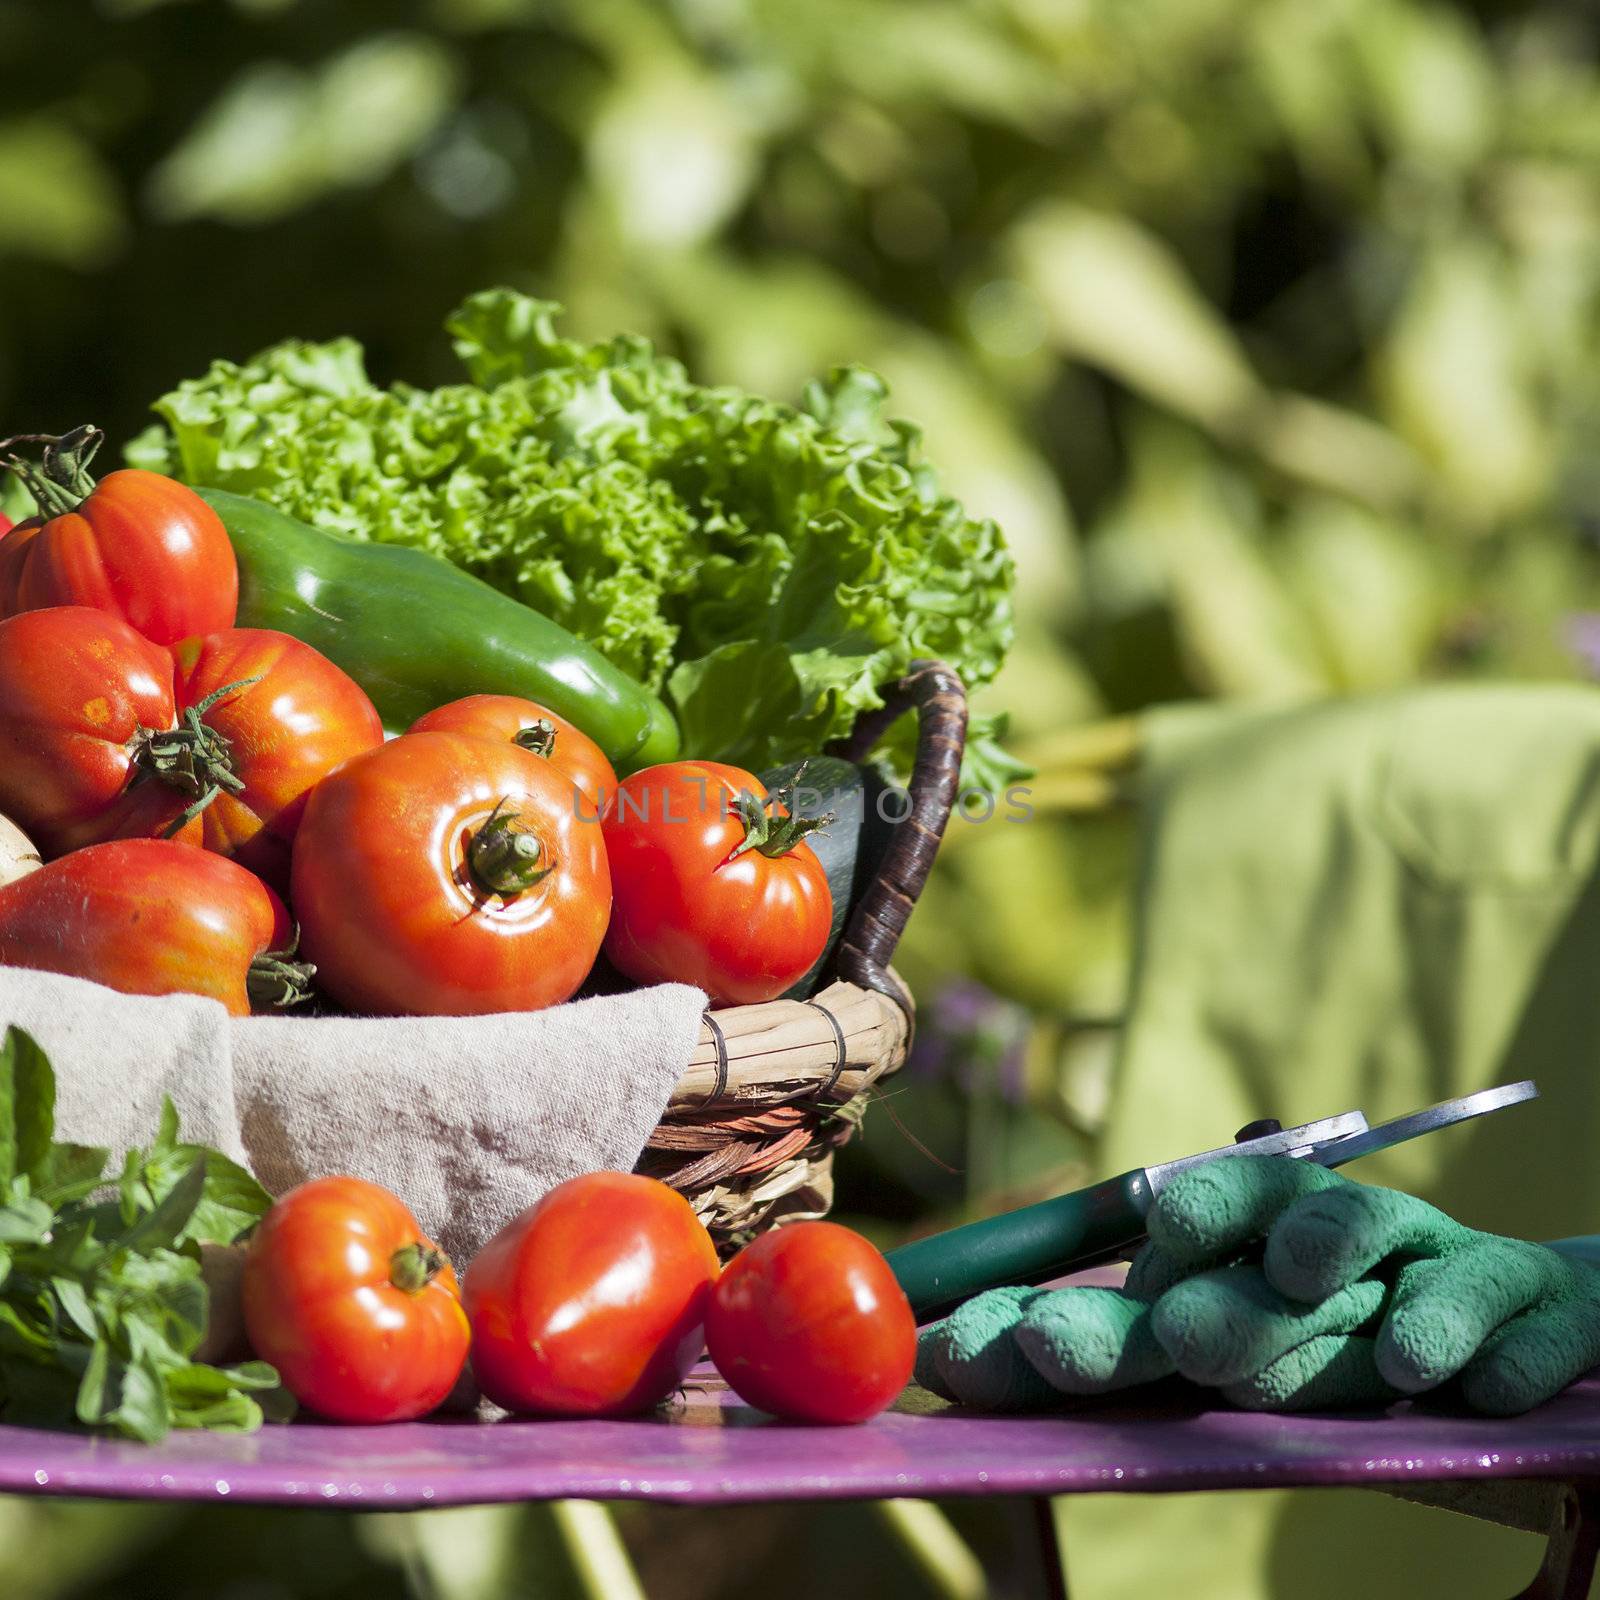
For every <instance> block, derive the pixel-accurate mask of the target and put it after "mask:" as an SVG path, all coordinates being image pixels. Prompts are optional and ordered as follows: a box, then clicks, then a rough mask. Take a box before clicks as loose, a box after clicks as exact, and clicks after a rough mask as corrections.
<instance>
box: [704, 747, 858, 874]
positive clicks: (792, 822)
mask: <svg viewBox="0 0 1600 1600" xmlns="http://www.w3.org/2000/svg"><path fill="white" fill-rule="evenodd" d="M805 774H806V769H805V767H804V766H803V765H802V766H801V767H800V769H799V770H798V771H797V772H796V773H795V775H794V780H793V781H792V782H791V783H786V784H782V785H780V786H779V787H778V788H776V789H774V790H773V791H772V792H771V793H770V794H768V795H766V796H765V797H762V796H759V795H754V794H752V793H751V792H750V791H749V790H748V789H742V790H740V792H739V798H738V800H737V801H736V802H735V808H736V810H737V811H738V814H739V817H740V820H741V821H742V822H743V823H744V839H743V841H742V842H741V843H740V845H739V847H738V848H737V849H736V850H735V851H734V852H733V854H732V855H731V856H729V857H728V859H729V860H730V861H737V860H738V859H739V857H740V856H742V855H743V854H744V853H745V852H746V851H747V850H759V851H760V852H761V854H762V855H764V856H786V855H788V853H789V852H790V851H791V850H793V849H794V847H795V846H796V845H797V844H799V843H800V841H801V840H802V839H804V838H805V836H806V835H807V834H808V833H816V832H818V831H819V830H821V829H823V828H826V827H827V826H828V825H829V823H831V822H834V821H836V820H837V817H836V815H835V813H834V812H832V811H830V812H828V813H827V814H826V815H824V816H820V817H799V816H796V815H795V814H794V813H793V811H792V810H791V811H789V812H788V814H787V815H785V816H781V817H779V816H773V815H771V814H770V813H769V812H768V810H767V807H768V806H771V805H775V804H777V803H779V802H780V801H782V800H783V797H784V796H785V795H788V796H789V799H790V803H791V804H792V803H793V800H794V797H795V796H796V795H797V794H798V793H799V789H800V780H801V779H802V778H803V777H804V776H805Z"/></svg>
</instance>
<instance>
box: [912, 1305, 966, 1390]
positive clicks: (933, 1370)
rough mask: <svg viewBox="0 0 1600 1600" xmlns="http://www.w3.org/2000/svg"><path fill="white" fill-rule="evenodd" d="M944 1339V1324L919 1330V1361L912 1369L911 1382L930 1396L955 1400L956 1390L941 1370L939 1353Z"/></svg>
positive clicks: (936, 1324)
mask: <svg viewBox="0 0 1600 1600" xmlns="http://www.w3.org/2000/svg"><path fill="white" fill-rule="evenodd" d="M943 1338H944V1323H942V1322H935V1323H932V1324H930V1325H929V1326H928V1327H926V1328H922V1329H919V1330H918V1333H917V1359H916V1363H915V1365H914V1366H913V1367H912V1368H911V1381H912V1382H913V1383H920V1384H921V1385H922V1387H923V1388H924V1389H926V1390H927V1391H928V1392H929V1393H930V1394H936V1395H938V1397H939V1398H940V1399H941V1400H954V1399H955V1397H956V1394H955V1390H954V1389H952V1388H951V1387H950V1385H949V1384H947V1383H946V1382H945V1381H944V1374H943V1373H942V1372H940V1370H939V1357H938V1354H937V1351H938V1348H939V1343H940V1341H941V1340H942V1339H943Z"/></svg>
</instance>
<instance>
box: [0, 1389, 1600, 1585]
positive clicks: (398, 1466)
mask: <svg viewBox="0 0 1600 1600" xmlns="http://www.w3.org/2000/svg"><path fill="white" fill-rule="evenodd" d="M1305 1485H1311V1486H1319V1485H1320V1486H1336V1487H1346V1488H1348V1487H1365V1488H1382V1489H1386V1490H1388V1491H1389V1492H1391V1493H1397V1494H1399V1495H1402V1496H1403V1497H1405V1498H1408V1499H1414V1500H1420V1501H1423V1502H1425V1503H1428V1504H1434V1505H1446V1506H1450V1507H1451V1508H1453V1509H1456V1510H1459V1511H1465V1512H1467V1513H1469V1514H1472V1515H1477V1516H1482V1517H1485V1518H1487V1519H1489V1520H1493V1521H1497V1522H1501V1523H1504V1524H1506V1525H1508V1526H1512V1527H1518V1528H1525V1529H1528V1530H1530V1531H1536V1532H1544V1533H1547V1534H1548V1535H1549V1536H1550V1543H1549V1546H1548V1549H1547V1555H1546V1561H1545V1565H1544V1567H1543V1568H1542V1569H1541V1573H1540V1575H1539V1578H1538V1579H1537V1580H1536V1581H1535V1585H1534V1587H1533V1588H1531V1589H1529V1590H1527V1591H1525V1593H1526V1594H1527V1595H1529V1596H1538V1597H1540V1600H1551V1597H1556V1596H1561V1597H1566V1596H1579V1595H1585V1594H1587V1592H1588V1584H1589V1577H1590V1574H1591V1572H1592V1570H1593V1567H1594V1561H1595V1553H1596V1545H1597V1532H1596V1528H1597V1523H1596V1514H1597V1512H1600V1496H1597V1494H1596V1490H1597V1488H1600V1374H1597V1375H1596V1376H1594V1377H1591V1378H1589V1379H1587V1380H1585V1381H1584V1382H1582V1383H1580V1384H1578V1385H1577V1386H1576V1387H1574V1388H1573V1389H1571V1390H1569V1391H1568V1392H1567V1393H1566V1394H1564V1395H1562V1396H1561V1397H1559V1398H1558V1399H1556V1400H1555V1401H1552V1402H1551V1403H1550V1404H1549V1405H1547V1406H1544V1407H1542V1408H1540V1409H1539V1410H1538V1411H1535V1412H1532V1413H1530V1414H1529V1415H1527V1416H1524V1417H1517V1418H1512V1419H1509V1420H1503V1421H1491V1420H1487V1419H1483V1418H1474V1417H1467V1416H1452V1415H1444V1414H1440V1413H1436V1412H1428V1411H1425V1410H1422V1409H1420V1408H1418V1407H1415V1406H1412V1405H1400V1406H1396V1407H1394V1408H1392V1409H1391V1410H1389V1411H1387V1412H1382V1413H1378V1412H1369V1413H1361V1414H1357V1413H1348V1414H1341V1415H1338V1416H1333V1415H1324V1416H1315V1417H1294V1418H1283V1417H1271V1416H1259V1415H1252V1414H1249V1413H1245V1412H1237V1411H1219V1410H1209V1409H1206V1408H1205V1407H1204V1406H1203V1405H1202V1404H1200V1403H1199V1402H1198V1401H1197V1400H1195V1399H1193V1398H1190V1399H1188V1400H1185V1399H1182V1398H1179V1399H1171V1400H1168V1401H1167V1403H1165V1404H1164V1405H1163V1406H1162V1407H1161V1408H1160V1409H1152V1408H1150V1407H1149V1406H1145V1407H1139V1408H1134V1407H1112V1406H1097V1407H1095V1408H1093V1409H1092V1410H1085V1411H1082V1412H1079V1413H1076V1414H1059V1415H1054V1416H1044V1417H1011V1418H994V1417H981V1416H974V1415H969V1414H967V1413H964V1412H961V1411H959V1410H954V1409H950V1408H946V1407H944V1406H943V1405H942V1404H941V1403H940V1402H938V1401H935V1400H933V1399H932V1397H931V1396H927V1395H924V1394H922V1393H921V1391H918V1390H912V1391H910V1392H909V1394H908V1395H907V1397H906V1398H905V1399H904V1400H903V1401H902V1402H901V1403H900V1405H899V1406H897V1407H896V1408H895V1409H894V1410H892V1411H890V1412H889V1413H887V1414H886V1415H884V1416H882V1417H880V1418H878V1419H877V1420H876V1421H874V1422H872V1423H869V1424H867V1425H866V1426H864V1427H860V1428H808V1427H797V1426H790V1425H787V1424H784V1423H780V1422H776V1421H774V1420H772V1419H771V1418H768V1417H764V1416H762V1415H761V1414H759V1413H757V1412H753V1411H751V1410H749V1409H748V1408H747V1407H745V1406H742V1405H741V1404H739V1403H738V1402H737V1401H736V1400H735V1399H733V1398H732V1397H731V1396H730V1395H729V1394H728V1393H727V1392H726V1391H725V1390H724V1389H723V1388H722V1387H721V1385H720V1383H718V1382H717V1381H716V1380H715V1378H714V1376H711V1375H709V1374H707V1375H705V1376H701V1377H697V1378H695V1379H693V1380H691V1382H690V1384H689V1386H688V1388H687V1389H686V1391H685V1393H684V1395H683V1396H682V1398H681V1399H680V1400H679V1401H678V1402H677V1403H675V1404H674V1405H673V1406H671V1407H669V1408H667V1409H666V1410H665V1411H664V1412H663V1413H662V1414H660V1415H658V1416H654V1417H649V1418H641V1419H636V1420H631V1421H625V1422H559V1421H548V1422H541V1421H525V1420H511V1419H502V1420H499V1421H478V1420H474V1419H460V1420H436V1421H429V1422H419V1423H411V1424H405V1425H400V1426H394V1427H387V1428H347V1427H334V1426H331V1425H322V1424H317V1423H312V1422H298V1423H295V1424H292V1425H290V1426H287V1427H268V1428H266V1429H264V1430H263V1431H262V1432H260V1433H258V1434H254V1435H249V1436H244V1437H238V1436H227V1435H216V1434H195V1433H186V1434H174V1435H172V1436H171V1437H170V1438H169V1439H168V1440H167V1441H166V1442H165V1443H163V1444H160V1445H155V1446H146V1445H138V1444H131V1443H124V1442H120V1441H114V1440H108V1439H96V1438H88V1437H82V1436H77V1435H70V1434H60V1433H43V1432H36V1431H33V1430H29V1429H24V1428H9V1427H0V1492H26V1493H34V1494H64V1495H95V1496H111V1497H140V1498H144V1497H152V1498H182V1499H195V1500H208V1499H218V1498H223V1497H226V1498H228V1499H230V1500H243V1501H248V1502H254V1503H260V1504H270V1505H301V1506H306V1505H317V1506H329V1505H332V1506H339V1507H342V1508H344V1509H347V1510H357V1509H371V1510H399V1509H404V1508H416V1507H425V1506H445V1505H465V1504H480V1503H486V1502H493V1501H512V1500H554V1499H583V1500H628V1499H637V1500H659V1501H666V1502H672V1503H680V1504H686V1505H707V1504H716V1503H723V1502H732V1501H754V1500H825V1499H899V1498H910V1499H916V1498H928V1499H932V1498H947V1497H954V1496H960V1495H1004V1496H1013V1497H1024V1498H1026V1499H1028V1500H1030V1501H1032V1502H1034V1504H1035V1505H1036V1506H1038V1507H1043V1508H1045V1509H1046V1510H1047V1509H1048V1497H1049V1496H1051V1495H1057V1494H1075V1493H1086V1492H1093V1491H1096V1490H1115V1491H1119V1492H1124V1493H1126V1492H1138V1493H1152V1494H1154V1493H1163V1492H1172V1491H1178V1490H1195V1489H1226V1488H1240V1487H1288V1486H1305ZM1037 1520H1038V1525H1039V1527H1040V1530H1041V1533H1042V1534H1045V1535H1047V1536H1050V1537H1053V1533H1052V1526H1053V1525H1052V1523H1051V1520H1050V1519H1049V1517H1048V1516H1047V1515H1046V1516H1043V1517H1040V1518H1038V1519H1037ZM1047 1555H1048V1556H1049V1559H1047V1560H1045V1561H1044V1562H1042V1564H1041V1566H1042V1571H1044V1572H1048V1571H1050V1570H1051V1565H1052V1562H1053V1561H1054V1556H1053V1551H1051V1552H1047ZM1054 1570H1056V1571H1057V1572H1059V1563H1058V1562H1055V1563H1054ZM1058 1592H1059V1591H1058Z"/></svg>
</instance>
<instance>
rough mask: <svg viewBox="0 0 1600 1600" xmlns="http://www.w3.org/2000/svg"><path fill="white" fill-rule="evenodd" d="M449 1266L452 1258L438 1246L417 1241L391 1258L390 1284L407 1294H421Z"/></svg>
mask: <svg viewBox="0 0 1600 1600" xmlns="http://www.w3.org/2000/svg"><path fill="white" fill-rule="evenodd" d="M449 1265H450V1257H449V1256H447V1255H446V1254H445V1253H444V1251H443V1250H441V1249H439V1247H438V1246H437V1245H431V1244H424V1243H423V1242H422V1241H421V1240H420V1239H416V1240H413V1241H412V1243H410V1244H403V1245H401V1246H400V1248H399V1249H398V1250H396V1251H395V1253H394V1254H393V1255H392V1256H390V1257H389V1282H390V1283H392V1284H393V1285H394V1286H395V1288H397V1289H403V1290H404V1291H405V1292H406V1293H407V1294H421V1293H422V1291H423V1290H424V1289H426V1288H427V1287H428V1285H429V1284H430V1283H432V1282H433V1280H434V1279H435V1278H436V1277H438V1276H439V1274H440V1273H441V1272H442V1271H443V1270H444V1269H445V1268H446V1267H448V1266H449Z"/></svg>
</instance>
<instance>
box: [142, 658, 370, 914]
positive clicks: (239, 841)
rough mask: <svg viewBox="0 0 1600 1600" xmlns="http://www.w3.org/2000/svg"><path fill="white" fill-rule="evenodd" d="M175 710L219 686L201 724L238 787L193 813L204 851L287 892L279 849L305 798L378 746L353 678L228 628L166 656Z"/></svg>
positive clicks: (284, 855)
mask: <svg viewBox="0 0 1600 1600" xmlns="http://www.w3.org/2000/svg"><path fill="white" fill-rule="evenodd" d="M172 653H173V656H174V657H175V659H176V661H177V685H176V688H177V701H178V707H179V710H180V712H181V711H185V710H187V709H188V708H189V707H190V706H200V705H202V704H204V702H205V701H206V700H207V699H208V698H209V697H210V696H211V695H213V694H215V693H217V692H218V691H219V690H222V689H225V688H226V687H227V686H228V685H229V684H234V683H245V682H246V681H247V680H250V679H254V680H256V681H255V682H253V683H250V684H249V686H248V687H246V688H242V689H239V690H236V691H235V692H234V693H232V694H225V695H222V697H221V698H220V699H218V700H217V702H216V703H215V704H214V705H212V706H211V707H210V708H209V709H208V710H207V711H206V712H205V713H204V716H203V721H204V723H205V725H206V726H207V727H208V728H210V729H212V730H214V731H215V732H216V733H218V734H220V735H221V736H222V737H223V738H224V739H225V740H227V742H228V746H229V763H230V766H231V767H232V770H233V774H234V777H235V779H236V780H237V782H238V784H239V788H238V789H237V790H236V791H234V790H230V789H224V790H223V791H222V792H221V793H220V794H218V795H217V796H216V798H215V799H214V800H212V802H211V803H210V805H208V806H207V807H206V808H205V810H204V811H203V812H202V813H201V817H200V823H201V828H202V836H203V838H204V841H205V846H206V848H207V849H208V850H215V851H217V852H218V854H220V855H225V856H232V857H233V858H234V859H235V860H236V861H239V862H240V863H241V864H242V865H244V866H247V867H249V868H250V869H251V871H252V872H259V873H260V874H261V875H262V876H263V877H265V878H266V879H267V880H268V882H270V883H273V884H274V885H277V886H278V887H287V885H288V881H289V847H290V845H291V843H292V842H293V840H294V836H295V831H296V829H297V828H298V827H299V826H300V817H301V814H302V813H303V812H304V810H305V806H306V796H307V795H308V794H310V792H311V790H312V788H313V787H314V786H315V785H316V784H317V783H318V782H320V781H321V780H322V779H323V778H324V777H326V776H327V775H328V773H330V772H332V771H333V769H334V768H335V767H337V766H339V765H340V764H341V763H343V762H345V761H347V760H348V759H349V758H350V757H351V756H355V755H360V754H361V753H362V752H363V751H365V750H374V749H376V748H377V747H378V746H379V745H381V744H382V743H383V723H382V721H381V720H380V719H379V716H378V713H377V711H376V710H375V709H374V708H373V704H372V702H371V701H370V700H369V699H368V698H367V696H366V694H365V692H364V691H363V690H362V688H361V687H360V685H359V684H357V683H356V681H355V679H354V678H351V677H349V676H347V675H346V674H345V673H344V672H342V671H341V670H340V669H339V668H338V667H336V666H335V665H334V664H333V663H332V662H331V661H329V660H328V658H327V657H326V656H324V655H321V654H319V653H318V652H317V651H315V650H313V649H312V648H311V646H310V645H308V644H302V643H301V642H300V640H298V639H293V638H291V637H290V636H289V635H288V634H286V633H274V632H271V631H270V630H268V629H265V628H230V629H228V630H227V631H226V632H223V633H214V634H211V635H209V636H208V637H206V638H203V639H186V640H185V641H184V642H183V643H182V644H180V645H178V646H177V647H176V648H175V649H174V650H173V652H172Z"/></svg>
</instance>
